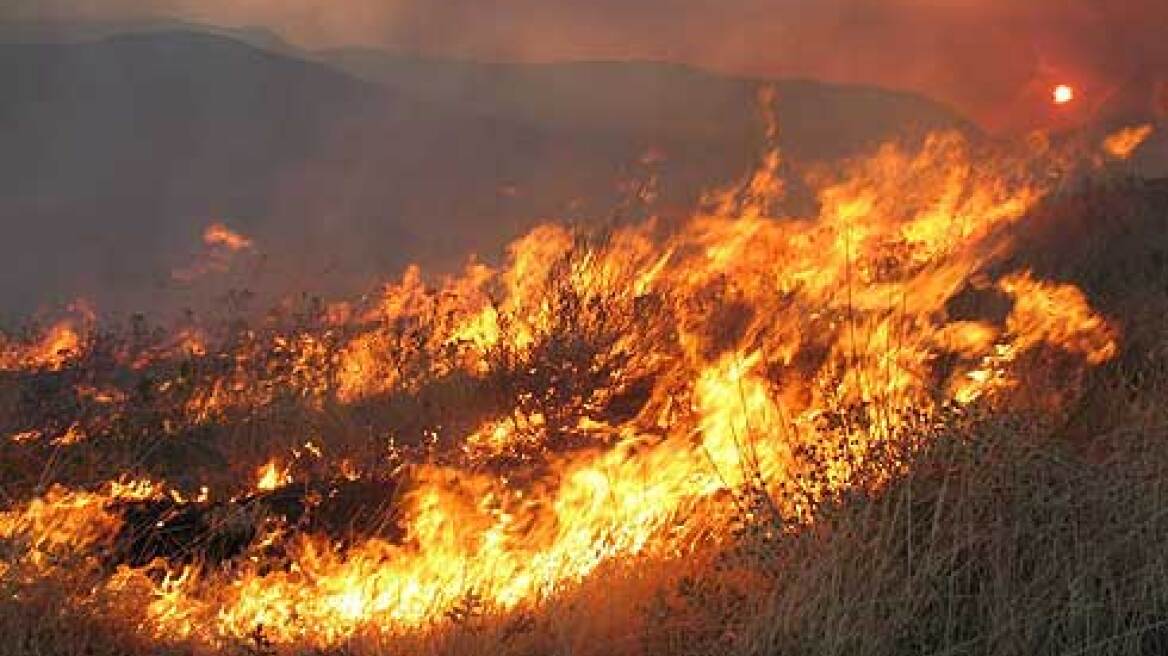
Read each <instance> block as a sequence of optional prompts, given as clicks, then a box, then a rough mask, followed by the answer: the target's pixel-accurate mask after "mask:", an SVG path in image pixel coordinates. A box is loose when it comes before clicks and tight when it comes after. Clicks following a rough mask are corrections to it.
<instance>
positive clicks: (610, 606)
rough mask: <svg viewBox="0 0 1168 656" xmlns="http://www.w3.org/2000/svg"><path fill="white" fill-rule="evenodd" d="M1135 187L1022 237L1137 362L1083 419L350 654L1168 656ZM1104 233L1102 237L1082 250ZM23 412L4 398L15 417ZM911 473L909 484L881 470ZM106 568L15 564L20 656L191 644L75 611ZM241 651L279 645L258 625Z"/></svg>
mask: <svg viewBox="0 0 1168 656" xmlns="http://www.w3.org/2000/svg"><path fill="white" fill-rule="evenodd" d="M1139 185H1140V189H1138V190H1133V189H1131V188H1127V187H1122V188H1120V189H1118V190H1113V189H1109V190H1104V191H1101V192H1099V193H1100V194H1102V195H1101V196H1099V197H1095V196H1088V197H1086V200H1077V201H1058V202H1060V203H1068V202H1074V203H1078V204H1077V205H1073V206H1071V207H1070V208H1069V209H1068V207H1066V206H1056V207H1055V208H1053V209H1052V210H1051V211H1052V212H1056V211H1057V212H1059V213H1060V214H1061V215H1069V216H1071V217H1073V218H1075V217H1077V218H1078V219H1081V224H1082V225H1081V229H1082V232H1080V233H1079V234H1080V235H1081V236H1080V237H1079V238H1078V239H1079V241H1076V242H1075V243H1074V244H1071V245H1066V244H1063V243H1062V240H1065V239H1066V236H1065V235H1066V234H1067V233H1066V231H1065V230H1054V229H1050V230H1047V228H1045V227H1044V224H1043V222H1042V221H1041V220H1036V221H1035V222H1034V225H1035V229H1034V231H1033V233H1032V234H1028V235H1025V236H1024V237H1023V239H1022V245H1021V248H1020V253H1021V255H1020V256H1019V257H1022V258H1029V260H1028V261H1033V262H1035V264H1034V266H1036V267H1038V268H1039V269H1040V270H1042V271H1044V273H1045V274H1047V275H1050V276H1054V277H1056V278H1059V277H1061V278H1063V279H1068V280H1074V281H1076V282H1078V283H1080V284H1082V285H1083V286H1084V288H1085V289H1086V290H1087V291H1088V293H1089V294H1090V295H1091V296H1092V301H1093V302H1094V303H1097V304H1098V305H1099V307H1102V308H1104V309H1105V311H1108V312H1110V313H1111V314H1112V315H1113V316H1116V317H1119V318H1121V319H1122V320H1123V322H1124V324H1125V325H1124V330H1125V335H1126V338H1125V344H1126V346H1125V351H1124V353H1123V355H1122V357H1120V358H1119V359H1118V360H1117V361H1115V362H1114V363H1111V364H1109V365H1106V366H1105V367H1104V368H1102V369H1101V370H1099V371H1096V372H1094V373H1092V374H1091V376H1090V377H1089V379H1088V380H1087V381H1085V383H1086V385H1085V389H1084V392H1083V394H1082V397H1081V398H1080V399H1079V400H1078V401H1077V403H1075V404H1073V405H1072V406H1071V407H1069V408H1068V409H1067V412H1066V414H1065V415H1060V416H1057V417H1051V416H1045V417H1035V416H1029V415H1026V414H1022V413H1012V412H989V411H986V412H984V413H977V414H974V415H970V414H963V415H958V414H954V415H953V416H952V417H950V419H949V421H948V422H946V423H944V424H943V425H941V426H935V427H933V428H931V429H930V431H929V435H928V437H929V439H927V440H924V439H922V440H918V441H916V445H917V446H919V448H915V449H913V450H911V451H905V450H897V451H896V452H895V453H889V454H887V459H884V460H881V459H879V458H878V459H876V460H875V461H873V462H871V463H869V467H870V471H871V475H872V476H873V477H874V478H873V481H877V480H878V481H879V483H878V484H876V483H875V482H874V483H873V485H871V486H859V487H858V488H857V489H868V490H870V491H868V492H856V493H849V494H844V495H841V496H839V497H838V498H835V499H832V500H830V501H828V502H826V503H824V504H822V505H820V506H819V507H818V510H817V513H816V521H815V522H814V523H813V524H812V525H811V526H810V527H808V526H800V527H792V526H791V525H790V524H788V523H787V522H786V521H785V520H784V518H782V517H780V516H779V515H778V513H777V511H775V510H774V509H773V507H772V506H768V505H767V504H766V503H765V500H764V502H763V503H761V504H755V505H748V506H745V508H746V510H744V511H743V513H744V514H743V517H742V518H740V519H741V521H740V526H739V529H740V530H739V531H737V532H736V536H735V539H734V540H732V541H731V543H730V544H729V545H728V546H726V547H725V548H724V549H723V550H722V551H720V552H719V553H714V554H708V555H706V556H703V558H702V559H701V560H690V561H686V562H619V563H609V564H607V565H605V566H604V567H602V568H600V569H599V570H598V571H597V572H595V574H594V576H592V577H591V578H590V579H589V580H587V581H586V582H584V583H583V584H582V585H581V586H580V587H579V588H578V589H574V590H572V591H570V592H565V593H564V594H562V595H561V596H559V597H556V598H553V599H550V600H546V601H543V602H540V605H539V606H537V607H534V608H525V609H522V610H519V611H512V612H506V613H499V612H494V611H492V610H491V609H489V608H484V607H483V606H482V605H481V604H480V603H479V602H478V601H477V600H476V599H473V598H468V599H467V600H466V603H465V604H463V605H461V606H460V607H459V608H458V609H456V610H455V611H454V612H452V613H450V614H449V619H450V620H451V621H450V622H449V623H446V624H443V625H442V627H441V628H440V629H436V630H435V631H433V632H431V633H421V634H416V635H411V636H409V637H407V638H400V637H398V638H394V639H392V640H391V639H389V638H386V637H385V636H382V635H376V634H372V635H363V634H357V635H355V636H353V637H352V638H351V639H350V640H349V641H348V642H347V643H346V644H343V645H340V646H338V647H337V648H336V649H335V650H334V651H335V653H337V654H354V655H357V654H434V655H438V654H451V655H454V654H514V655H515V656H528V655H530V656H535V655H543V654H547V655H553V654H554V655H565V656H566V655H569V654H572V655H577V654H693V655H698V654H703V655H704V654H725V655H727V656H747V655H751V656H755V655H757V656H779V655H782V656H793V655H798V654H807V655H815V656H820V655H823V656H826V655H836V654H838V655H849V656H851V655H872V656H880V655H888V656H893V655H899V654H936V655H941V654H945V655H950V654H1002V655H1010V654H1018V655H1032V654H1052V655H1053V654H1149V655H1150V654H1162V653H1168V550H1165V547H1164V545H1166V544H1168V403H1165V401H1166V400H1168V349H1166V348H1165V347H1168V334H1166V332H1165V329H1164V327H1163V321H1162V318H1163V310H1164V309H1166V308H1168V286H1166V285H1168V270H1166V269H1165V264H1164V262H1165V261H1166V260H1165V259H1164V258H1165V253H1166V252H1168V249H1166V248H1165V243H1166V239H1165V237H1164V235H1165V233H1166V232H1168V231H1166V230H1165V229H1164V228H1165V224H1168V203H1166V202H1164V200H1165V199H1164V198H1162V196H1163V195H1164V193H1163V190H1160V189H1158V188H1157V189H1156V190H1154V191H1153V192H1148V191H1147V190H1146V189H1143V183H1139ZM1056 205H1057V203H1056ZM1098 216H1105V217H1106V219H1107V221H1106V222H1105V223H1104V224H1102V227H1101V226H1100V225H1095V227H1093V228H1089V227H1087V226H1088V223H1089V221H1090V220H1091V219H1092V217H1098ZM1059 225H1065V223H1060V224H1059ZM1087 235H1093V236H1095V237H1098V238H1100V239H1102V240H1104V241H1102V242H1096V241H1090V242H1088V241H1082V240H1086V239H1087ZM1117 271H1118V272H1119V273H1117ZM552 364H553V365H554V363H552ZM1036 373H1041V372H1036ZM72 382H73V381H66V382H65V383H61V382H59V381H54V380H48V381H45V382H44V386H45V387H43V388H42V389H45V390H47V392H46V394H47V395H48V396H47V397H46V398H53V397H52V389H53V387H52V386H53V385H56V384H66V383H68V384H71V383H72ZM494 382H495V383H498V384H502V382H500V381H494ZM504 382H506V383H507V384H510V385H521V384H522V381H504ZM470 384H471V383H468V382H467V381H460V380H453V379H446V380H439V381H434V383H433V384H432V385H431V386H429V387H427V388H426V389H425V390H423V391H422V392H421V393H420V394H419V395H415V396H413V397H411V398H409V399H403V398H394V399H382V400H381V401H382V404H381V405H380V406H378V407H371V406H362V407H348V408H337V407H327V408H324V409H317V410H314V411H312V412H306V411H304V410H303V409H302V408H299V406H297V405H296V404H295V403H289V404H284V405H280V404H276V405H275V406H273V407H274V408H276V409H277V410H273V411H272V412H271V413H270V414H269V415H265V416H264V417H259V418H251V419H249V420H248V421H243V422H238V423H235V424H232V425H231V427H230V430H227V429H225V428H224V427H223V426H218V427H215V426H212V427H203V428H196V429H194V430H195V432H194V433H192V434H190V435H183V436H182V437H183V439H182V440H177V443H178V444H180V445H188V446H189V445H198V446H197V448H199V449H202V451H198V452H197V453H196V452H193V451H181V450H179V451H176V450H175V449H177V448H178V447H176V446H174V444H168V445H167V446H165V447H162V446H158V445H153V446H148V447H146V448H144V447H143V443H142V442H141V441H140V440H139V439H137V438H136V437H135V436H142V435H145V434H147V433H149V432H150V431H151V430H154V429H155V428H156V427H157V426H159V425H162V422H163V419H164V417H158V416H151V417H137V418H135V417H129V418H124V421H125V422H126V423H125V424H124V425H121V426H119V427H118V430H117V431H114V432H117V433H118V434H120V435H128V436H130V437H131V438H132V439H127V440H123V441H114V442H109V441H107V442H100V443H99V445H100V446H99V447H94V449H99V450H100V453H99V451H98V450H89V449H87V450H84V451H76V452H73V453H66V452H54V453H29V452H28V451H27V449H24V450H18V449H14V448H11V447H0V457H2V458H4V460H2V461H0V475H4V476H9V475H11V478H9V479H8V481H7V482H6V483H5V484H4V487H3V490H4V492H5V494H7V495H10V496H11V497H13V498H17V497H21V496H24V495H27V494H29V493H31V492H32V491H34V490H36V489H37V488H38V485H39V483H40V480H41V479H42V478H43V476H42V472H43V470H44V469H45V468H47V467H50V466H51V467H53V468H54V469H55V472H56V474H55V478H59V479H65V480H98V479H100V478H103V477H108V473H109V472H111V471H122V470H124V469H125V468H126V467H127V466H129V465H131V464H133V465H134V466H139V467H146V468H147V469H149V468H151V467H154V468H157V467H163V468H165V467H167V466H170V467H174V468H176V469H181V468H182V464H181V463H183V462H184V460H183V459H184V458H193V457H204V458H206V459H208V462H210V463H211V464H212V465H213V464H214V462H215V461H216V459H221V458H223V457H224V453H227V452H234V453H235V454H242V455H241V456H240V461H241V462H246V463H247V466H248V467H250V466H251V465H252V464H253V463H254V462H256V461H258V460H259V459H260V458H262V453H266V452H267V451H268V450H269V447H270V446H271V445H270V444H260V442H262V441H263V440H266V439H270V438H269V437H266V436H270V435H273V434H279V432H280V431H279V430H278V427H279V426H280V424H281V422H288V423H294V424H298V425H301V426H303V425H305V424H306V423H308V424H309V425H313V426H319V428H320V432H321V433H322V434H328V435H336V436H338V438H337V439H338V444H337V445H335V446H334V447H332V448H335V449H336V450H338V451H344V452H346V453H352V454H360V453H361V452H362V449H365V448H369V447H368V443H369V439H368V436H369V430H370V429H369V426H370V425H371V423H372V424H375V425H392V424H394V423H400V422H410V421H412V422H414V423H415V424H417V425H418V426H424V425H426V424H427V422H431V421H435V422H436V420H435V419H433V416H435V414H434V413H437V415H441V414H442V406H443V405H444V404H450V405H452V406H454V407H459V408H462V409H467V404H468V403H469V402H470V401H471V400H474V399H480V401H479V402H482V403H490V402H491V401H490V399H488V400H487V401H481V399H482V398H484V397H483V395H482V394H479V392H481V391H482V390H475V389H468V387H467V385H470ZM181 400H182V399H179V400H177V401H176V403H178V402H181ZM27 401H28V400H27V399H23V400H22V399H20V398H15V397H14V396H13V393H12V390H11V388H5V387H4V386H3V385H0V404H4V407H6V408H7V407H16V406H18V405H20V404H21V403H27ZM155 407H165V406H155ZM281 408H282V409H283V410H280V409H281ZM435 408H438V409H437V410H435ZM75 410H76V409H71V410H70V412H73V411H75ZM469 411H471V412H474V411H475V408H469ZM53 412H57V410H55V409H53V408H52V407H51V406H50V407H48V409H47V410H46V409H44V408H42V409H41V413H42V414H52V413H53ZM5 413H6V416H12V415H11V414H8V413H7V411H5ZM371 416H372V417H375V420H370V417H371ZM10 428H11V427H10ZM200 430H205V431H206V432H203V433H200V432H198V431H200ZM202 438H206V439H207V440H208V443H201V442H200V439H202ZM154 439H157V438H154ZM172 442H174V441H173V440H172ZM162 448H165V449H169V450H170V451H168V452H160V451H159V449H162ZM189 448H191V449H194V448H196V447H195V446H189ZM248 449H254V451H255V452H254V453H251V452H249V451H248ZM192 454H194V455H192ZM199 454H201V455H199ZM18 457H19V458H22V460H17V458H18ZM160 463H161V464H160ZM38 468H39V469H38ZM893 470H895V471H896V472H899V473H898V474H897V475H896V476H895V477H894V478H893V479H892V480H885V479H884V478H883V476H884V475H886V474H887V472H889V471H893ZM234 475H238V472H225V473H224V477H225V478H228V477H230V476H234ZM0 548H9V549H11V548H18V547H16V546H14V545H0ZM91 574H92V573H91V572H87V571H85V569H84V567H80V568H78V570H77V571H76V572H75V578H64V579H55V580H53V581H45V582H43V583H41V584H39V585H37V586H27V585H21V586H17V585H15V584H14V583H13V582H12V578H13V577H6V576H5V575H4V574H0V652H2V653H5V654H13V655H19V656H24V655H27V656H32V655H34V654H35V655H48V654H60V655H62V656H80V655H83V654H84V655H93V656H99V655H105V654H110V655H112V654H158V653H176V654H178V653H188V652H192V651H194V650H195V647H194V646H192V645H183V644H177V645H165V646H160V645H158V644H153V643H145V642H143V640H142V638H141V637H140V634H139V633H138V632H137V631H136V630H135V627H133V626H132V625H130V624H129V623H128V622H126V621H124V619H122V618H121V617H120V616H119V613H118V609H117V608H116V607H100V608H96V607H87V606H84V605H78V604H77V603H75V602H74V601H72V600H73V599H74V598H75V593H76V592H77V591H83V590H84V589H85V586H87V585H89V584H91V580H92V579H91V578H89V577H90V576H91ZM229 651H233V652H235V653H240V654H263V653H269V652H274V651H276V648H275V647H274V646H272V645H271V644H269V643H267V642H266V641H265V640H264V639H263V637H262V635H257V636H255V637H254V639H253V640H251V641H245V642H243V643H241V644H239V645H236V646H234V647H233V648H231V649H230V650H229Z"/></svg>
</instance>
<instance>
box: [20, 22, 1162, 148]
mask: <svg viewBox="0 0 1168 656" xmlns="http://www.w3.org/2000/svg"><path fill="white" fill-rule="evenodd" d="M2 15H6V16H7V17H9V18H15V19H18V20H127V19H136V20H137V19H158V18H164V17H165V18H180V19H184V20H191V21H199V22H206V23H213V24H218V25H223V26H233V27H239V26H262V27H266V28H269V29H271V30H273V31H275V32H276V33H278V34H280V35H281V36H283V37H284V38H286V39H288V40H289V41H292V42H293V43H296V44H298V45H301V46H304V47H311V48H324V47H337V46H346V45H364V46H377V47H388V48H392V49H397V50H403V51H408V52H419V53H425V54H432V55H443V56H455V57H465V58H472V59H501V60H520V61H547V60H563V59H623V58H648V59H659V60H669V61H681V62H686V63H691V64H696V65H699V66H703V67H707V68H712V69H716V70H719V71H724V72H730V73H736V74H745V75H759V76H805V77H815V78H821V79H828V80H834V81H842V82H861V83H870V84H877V85H881V86H887V87H894V88H901V89H907V90H913V91H919V92H923V93H926V94H928V95H930V96H933V97H935V98H938V99H940V100H943V101H947V102H949V103H951V104H953V105H954V106H956V107H957V108H959V109H961V110H963V111H964V112H966V113H967V114H969V115H970V116H972V117H974V118H976V119H978V120H980V121H981V122H982V123H983V124H985V125H987V126H988V127H990V128H1008V127H1010V126H1015V127H1016V126H1018V125H1022V124H1026V123H1028V122H1033V120H1034V119H1035V118H1036V117H1035V116H1034V115H1033V112H1034V107H1035V106H1040V103H1038V102H1035V101H1036V99H1041V95H1042V94H1043V93H1046V92H1047V90H1048V89H1049V88H1050V85H1051V84H1053V83H1056V82H1062V81H1069V82H1072V83H1075V84H1076V85H1077V86H1079V87H1083V88H1086V89H1090V90H1094V91H1095V92H1096V93H1095V95H1096V96H1104V95H1114V94H1115V93H1116V89H1117V88H1118V87H1120V86H1122V85H1125V84H1128V83H1130V82H1131V81H1132V80H1136V82H1137V83H1138V84H1139V85H1141V86H1143V87H1147V89H1146V90H1147V93H1148V97H1149V98H1150V97H1151V95H1152V91H1151V88H1152V87H1154V86H1155V85H1156V84H1157V81H1158V80H1160V79H1163V78H1164V77H1165V76H1164V73H1165V70H1166V69H1168V45H1165V40H1164V39H1163V35H1162V26H1163V25H1165V24H1168V3H1164V2H1162V0H1124V1H1123V2H1107V1H1105V0H1028V1H1027V2H1018V1H1017V0H945V1H933V2H926V1H924V0H638V1H636V2H629V1H628V0H497V1H496V2H481V0H89V1H87V2H81V1H79V0H16V2H15V4H14V5H12V6H10V8H9V9H7V10H2V9H0V16H2ZM1149 102H1150V100H1149Z"/></svg>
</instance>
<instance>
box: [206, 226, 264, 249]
mask: <svg viewBox="0 0 1168 656" xmlns="http://www.w3.org/2000/svg"><path fill="white" fill-rule="evenodd" d="M203 243H204V244H206V245H208V246H221V247H223V248H226V249H227V250H232V251H242V250H247V249H249V248H251V247H252V241H251V240H250V239H248V238H247V237H245V236H243V235H241V234H240V233H238V232H235V231H234V230H232V229H230V228H228V227H227V226H225V225H223V224H222V223H212V224H211V225H209V226H207V227H206V229H205V230H203Z"/></svg>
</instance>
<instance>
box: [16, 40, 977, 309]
mask: <svg viewBox="0 0 1168 656" xmlns="http://www.w3.org/2000/svg"><path fill="white" fill-rule="evenodd" d="M283 50H286V48H285V49H283ZM311 59H316V60H317V61H310V60H311ZM320 60H321V57H319V56H315V57H314V56H309V55H307V54H306V55H303V57H294V56H291V55H290V54H289V53H287V52H283V51H282V52H272V51H269V50H264V49H259V48H257V47H256V46H253V45H248V44H246V43H243V42H240V41H236V40H233V39H232V38H229V37H227V36H224V35H221V34H206V33H194V32H189V31H179V32H176V31H161V30H156V29H155V30H148V31H145V32H141V33H134V34H127V35H116V36H111V37H107V38H102V39H99V40H85V39H73V40H66V42H56V43H45V44H39V45H38V44H29V43H7V44H3V45H0V74H3V76H4V78H5V79H6V80H10V81H11V82H10V83H9V85H8V88H7V90H6V93H5V94H4V96H3V98H0V126H3V132H2V134H3V136H0V140H2V141H0V172H2V173H3V176H2V180H0V192H2V194H0V198H2V200H0V217H2V218H3V220H4V221H5V224H6V225H11V226H13V227H14V228H13V231H12V233H11V236H10V238H9V239H6V240H5V241H4V244H3V245H2V246H0V258H3V259H4V260H5V261H6V262H8V266H9V267H10V271H12V272H13V273H12V275H8V276H5V277H4V280H3V282H2V283H0V316H4V315H8V316H9V317H11V316H13V315H14V314H19V313H22V312H25V311H28V310H31V309H35V308H37V307H40V306H46V305H49V306H51V305H53V304H56V303H58V302H62V301H66V300H70V299H72V298H75V297H76V296H78V295H83V296H87V297H90V298H91V299H92V300H94V301H96V302H97V303H98V305H99V306H100V307H103V308H108V309H121V310H126V311H130V310H138V309H141V308H142V307H146V306H149V307H151V308H159V307H161V305H162V301H161V300H160V299H161V298H162V297H165V298H167V299H170V302H178V303H179V304H181V303H184V302H192V303H193V302H195V300H194V299H195V296H194V294H195V292H194V291H192V290H190V289H188V288H187V287H185V286H182V285H179V286H177V287H176V285H175V284H174V281H173V280H171V278H170V276H169V271H170V269H171V268H173V267H174V266H176V265H177V264H181V263H182V262H183V261H184V258H189V257H190V256H191V252H192V251H193V250H197V249H198V248H199V245H198V235H199V233H200V231H201V230H202V229H203V227H204V226H205V225H207V224H208V223H210V222H212V221H223V222H226V223H228V224H229V225H231V226H233V227H235V228H236V229H238V230H241V231H243V232H245V233H248V234H249V235H251V236H252V237H254V239H255V241H256V243H257V244H258V245H259V246H260V249H261V250H262V251H263V255H264V258H263V261H262V262H261V263H259V264H256V263H253V264H252V268H251V269H250V270H249V271H248V275H246V276H242V277H241V279H235V280H231V281H230V284H232V285H242V284H247V285H248V286H251V287H253V288H255V289H258V290H259V291H264V290H268V291H273V292H280V293H285V292H291V291H294V292H301V291H307V292H319V291H329V290H331V291H336V290H338V289H345V290H351V289H354V288H356V287H355V286H364V285H367V284H368V283H369V281H371V280H373V279H374V278H377V277H380V276H382V275H384V274H385V273H386V272H391V271H394V270H396V269H398V268H399V267H400V266H402V265H403V264H404V263H405V262H407V261H413V260H420V261H423V262H428V263H433V264H437V265H441V266H448V265H451V264H453V263H457V262H459V261H461V260H462V259H463V258H464V257H465V256H466V254H467V253H468V252H470V251H472V250H473V251H479V252H481V253H484V254H486V255H487V256H491V255H492V254H494V253H497V249H498V248H499V247H500V246H501V245H502V244H503V243H505V242H506V240H507V239H509V238H510V237H511V236H513V235H514V234H516V233H517V232H518V231H519V230H521V229H522V228H524V227H526V226H530V225H532V224H533V222H535V221H536V220H538V219H541V218H546V217H560V218H568V219H574V220H596V219H597V218H604V217H609V216H612V215H613V214H614V212H619V211H620V210H617V209H616V208H618V207H620V206H621V205H622V202H623V199H624V198H625V197H627V196H628V195H629V193H630V192H629V191H628V190H627V186H628V183H629V181H630V180H636V179H645V178H647V177H648V176H649V175H650V171H649V169H648V168H646V166H645V165H642V164H640V163H639V162H640V161H641V160H642V158H643V156H644V155H645V154H646V152H649V151H652V152H654V153H656V154H657V155H658V156H660V157H663V158H664V161H663V162H659V163H657V164H654V165H653V167H652V168H653V173H655V174H656V175H658V177H659V182H660V185H659V186H660V199H659V200H658V206H659V207H660V208H663V209H664V210H666V211H667V210H668V208H671V207H672V208H676V207H686V206H689V205H690V204H691V201H692V199H693V198H695V197H696V196H697V194H699V193H700V192H701V191H703V190H707V189H710V188H712V187H715V186H719V185H722V184H725V183H726V182H728V181H732V180H734V179H736V178H737V177H739V176H740V175H742V174H743V173H744V172H745V171H747V170H748V168H749V167H750V166H751V165H752V164H753V161H754V158H755V157H756V155H757V153H758V151H759V148H760V145H761V136H760V135H761V131H760V126H759V121H758V119H757V103H756V102H755V93H756V91H757V84H756V83H754V82H749V81H742V80H730V79H725V78H720V77H717V76H713V75H708V74H704V73H699V72H696V71H692V70H689V69H685V68H680V67H671V66H662V65H656V64H638V63H630V64H579V65H557V66H530V67H524V66H499V65H488V64H469V63H450V62H434V61H426V60H411V59H405V58H400V57H390V56H386V55H378V54H374V53H368V52H363V53H352V52H350V53H335V54H332V55H327V56H323V61H320ZM342 69H343V70H342ZM779 90H780V101H779V102H780V104H781V107H782V108H781V114H782V117H783V118H782V122H783V131H782V141H783V145H784V147H786V148H788V149H789V150H790V152H791V154H792V155H793V156H795V157H797V158H799V159H800V160H802V161H811V160H815V159H819V158H830V157H836V156H838V155H841V154H845V153H849V152H855V151H857V150H860V149H862V148H864V147H866V146H868V145H870V144H872V143H874V142H876V141H879V140H880V139H881V138H884V137H887V136H889V135H892V134H896V133H899V132H901V131H902V129H903V128H904V126H906V125H908V126H916V127H917V128H931V127H938V126H950V125H963V124H962V123H961V122H960V121H959V119H956V118H955V117H953V116H952V115H950V114H948V113H947V112H945V111H944V110H942V109H940V108H938V107H936V106H934V105H932V104H930V103H928V102H927V101H923V100H920V99H917V98H913V97H911V96H906V95H904V94H891V93H884V92H880V91H878V90H874V89H862V88H847V87H833V86H827V85H820V84H815V83H810V82H789V83H787V82H784V83H780V84H779ZM845 126H846V127H845ZM625 211H626V212H627V211H628V210H625ZM46 262H51V263H52V266H46V265H45V263H46ZM257 268H259V269H262V270H261V271H259V272H258V273H257V271H256V269H257ZM217 284H218V285H219V287H220V288H222V287H223V286H226V285H227V284H229V283H228V281H222V280H220V281H217ZM184 295H185V296H184ZM183 298H187V300H185V301H183V300H181V299H183ZM174 299H180V300H179V301H174Z"/></svg>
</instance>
